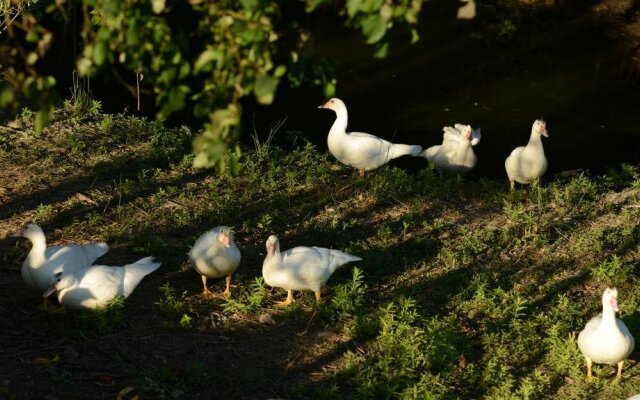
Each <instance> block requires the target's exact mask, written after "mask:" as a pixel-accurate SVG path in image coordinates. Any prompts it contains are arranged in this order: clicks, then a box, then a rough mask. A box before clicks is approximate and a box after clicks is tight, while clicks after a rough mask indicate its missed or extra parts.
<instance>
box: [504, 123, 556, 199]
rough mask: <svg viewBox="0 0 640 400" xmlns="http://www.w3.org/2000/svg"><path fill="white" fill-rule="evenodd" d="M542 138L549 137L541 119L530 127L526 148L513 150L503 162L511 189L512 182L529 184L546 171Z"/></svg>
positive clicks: (545, 125)
mask: <svg viewBox="0 0 640 400" xmlns="http://www.w3.org/2000/svg"><path fill="white" fill-rule="evenodd" d="M542 136H544V137H549V133H548V132H547V124H546V122H545V121H544V120H542V119H537V120H536V121H535V122H534V123H533V126H532V127H531V136H530V137H529V143H527V145H526V146H520V147H516V148H515V149H513V151H512V152H511V154H510V155H509V157H507V159H506V160H505V161H504V168H505V169H506V170H507V176H508V177H509V183H510V184H511V189H512V190H513V188H514V187H515V183H514V182H518V183H531V182H533V181H534V180H536V179H538V178H540V177H541V176H542V175H543V174H544V173H545V172H546V171H547V158H546V157H545V156H544V149H543V148H542V138H541V137H542Z"/></svg>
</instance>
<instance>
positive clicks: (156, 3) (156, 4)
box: [151, 0, 165, 14]
mask: <svg viewBox="0 0 640 400" xmlns="http://www.w3.org/2000/svg"><path fill="white" fill-rule="evenodd" d="M151 7H152V8H153V12H154V13H156V14H160V13H161V12H162V11H164V7H165V0H151Z"/></svg>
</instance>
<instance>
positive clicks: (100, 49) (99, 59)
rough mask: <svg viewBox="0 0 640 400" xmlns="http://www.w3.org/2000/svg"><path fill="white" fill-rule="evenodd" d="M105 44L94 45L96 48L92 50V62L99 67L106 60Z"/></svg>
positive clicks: (106, 48)
mask: <svg viewBox="0 0 640 400" xmlns="http://www.w3.org/2000/svg"><path fill="white" fill-rule="evenodd" d="M107 51H108V47H107V43H106V42H102V41H101V42H98V43H96V47H95V48H94V49H93V62H94V63H95V64H96V65H98V66H100V65H102V64H104V62H105V61H106V59H107Z"/></svg>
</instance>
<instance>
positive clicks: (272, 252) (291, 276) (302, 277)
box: [262, 235, 362, 306]
mask: <svg viewBox="0 0 640 400" xmlns="http://www.w3.org/2000/svg"><path fill="white" fill-rule="evenodd" d="M266 246H267V256H266V257H265V259H264V263H263V264H262V276H263V277H264V281H265V282H266V284H267V285H269V286H274V287H280V288H283V289H286V290H287V291H288V294H287V300H285V301H283V302H279V303H277V304H278V305H281V306H286V305H288V304H291V303H293V291H294V290H313V291H314V293H315V295H316V300H317V301H320V299H321V296H320V288H321V287H322V286H323V285H324V284H325V283H326V282H327V280H328V279H329V277H330V276H331V274H333V272H334V271H335V270H336V268H338V267H339V266H341V265H344V264H346V263H348V262H351V261H359V260H362V259H361V258H360V257H356V256H352V255H351V254H347V253H344V252H342V251H340V250H331V249H325V248H323V247H315V246H314V247H302V246H301V247H294V248H293V249H289V250H286V251H284V252H282V253H280V242H279V241H278V238H277V237H276V236H274V235H271V236H269V238H268V239H267V243H266Z"/></svg>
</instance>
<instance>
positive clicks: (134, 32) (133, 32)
mask: <svg viewBox="0 0 640 400" xmlns="http://www.w3.org/2000/svg"><path fill="white" fill-rule="evenodd" d="M129 22H130V23H129V27H128V28H127V36H126V43H127V46H132V47H133V46H137V45H138V44H139V43H140V34H139V32H138V24H136V23H135V19H133V18H131V19H130V20H129Z"/></svg>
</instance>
